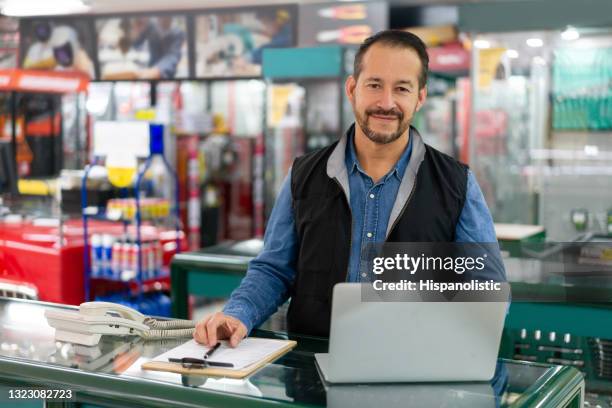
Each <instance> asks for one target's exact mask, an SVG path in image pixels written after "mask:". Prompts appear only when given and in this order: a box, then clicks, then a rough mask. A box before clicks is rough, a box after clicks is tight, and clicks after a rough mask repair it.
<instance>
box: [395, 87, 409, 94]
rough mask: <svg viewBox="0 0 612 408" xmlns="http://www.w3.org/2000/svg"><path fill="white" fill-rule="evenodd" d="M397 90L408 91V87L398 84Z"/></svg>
mask: <svg viewBox="0 0 612 408" xmlns="http://www.w3.org/2000/svg"><path fill="white" fill-rule="evenodd" d="M397 90H398V92H402V93H405V92H410V89H408V88H404V87H403V86H398V87H397Z"/></svg>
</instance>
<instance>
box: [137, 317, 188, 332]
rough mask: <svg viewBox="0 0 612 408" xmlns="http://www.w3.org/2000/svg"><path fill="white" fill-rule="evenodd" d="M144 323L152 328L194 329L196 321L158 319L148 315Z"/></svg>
mask: <svg viewBox="0 0 612 408" xmlns="http://www.w3.org/2000/svg"><path fill="white" fill-rule="evenodd" d="M143 323H144V324H146V325H147V326H149V327H150V328H151V329H159V330H173V329H193V328H194V327H195V322H194V321H193V320H157V319H154V318H152V317H147V318H146V319H144V321H143Z"/></svg>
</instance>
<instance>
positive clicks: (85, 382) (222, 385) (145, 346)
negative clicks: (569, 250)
mask: <svg viewBox="0 0 612 408" xmlns="http://www.w3.org/2000/svg"><path fill="white" fill-rule="evenodd" d="M47 308H65V309H67V308H71V307H70V306H62V305H56V304H51V303H42V302H35V301H26V300H11V299H7V298H0V394H1V395H0V401H2V402H3V403H4V402H7V401H9V400H8V390H10V389H17V388H24V387H31V388H40V389H58V388H62V389H67V390H72V392H73V393H74V395H75V396H76V400H75V401H71V402H69V404H90V405H89V406H91V404H93V405H94V406H113V407H123V406H125V407H134V406H158V407H162V406H164V407H168V406H179V407H194V406H206V407H266V406H274V407H289V406H291V407H294V406H297V407H322V406H329V407H347V406H351V407H369V406H376V405H379V406H384V407H396V406H397V407H400V406H402V407H404V406H418V407H433V406H453V407H517V406H520V407H523V406H538V407H557V406H559V407H568V406H569V407H576V408H578V407H580V406H581V404H582V400H583V398H584V381H583V377H582V374H580V372H579V371H577V370H576V369H574V368H570V367H563V366H553V365H544V364H533V363H525V362H516V361H510V360H501V359H500V360H499V362H498V364H497V370H496V374H495V377H494V378H493V379H492V381H490V382H484V383H475V382H473V383H436V384H375V385H365V384H364V385H329V384H325V383H323V382H322V380H321V378H320V376H319V373H318V371H317V367H316V363H315V359H314V353H315V352H325V351H327V340H326V339H322V338H315V337H307V336H292V335H289V336H287V335H285V334H282V333H274V332H265V331H257V330H256V331H255V332H254V333H253V335H255V336H258V337H275V338H278V337H280V338H286V337H289V338H291V339H294V340H297V342H298V346H297V347H296V348H295V349H294V350H292V351H291V352H289V353H288V354H286V355H284V356H283V357H281V358H280V359H278V360H276V361H275V362H273V363H271V364H268V365H266V366H265V367H263V368H262V369H260V370H259V371H257V372H256V373H254V374H252V375H251V376H250V377H248V378H247V379H244V380H232V379H226V378H207V377H202V376H185V375H183V376H181V375H180V374H173V373H164V372H154V371H143V370H141V369H140V365H141V364H142V363H143V362H146V361H149V360H151V359H153V358H154V357H155V356H157V355H159V354H161V353H163V352H165V351H167V350H169V349H171V348H173V347H176V346H177V345H179V344H180V343H182V342H183V341H185V340H163V341H147V342H144V341H142V340H141V339H140V338H138V337H125V338H120V337H113V336H104V337H103V338H102V341H101V342H100V344H99V345H97V346H94V347H85V346H79V345H74V344H70V343H64V342H59V341H55V339H54V329H53V328H51V327H49V326H48V325H47V322H46V319H45V317H44V311H45V309H47ZM40 402H41V404H42V401H40ZM51 405H52V404H50V405H47V406H51ZM41 406H42V405H41Z"/></svg>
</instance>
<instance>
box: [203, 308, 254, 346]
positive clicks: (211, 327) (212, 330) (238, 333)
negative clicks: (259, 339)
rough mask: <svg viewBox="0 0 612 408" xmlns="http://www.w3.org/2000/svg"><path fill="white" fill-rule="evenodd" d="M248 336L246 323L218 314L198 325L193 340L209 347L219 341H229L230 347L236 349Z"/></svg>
mask: <svg viewBox="0 0 612 408" xmlns="http://www.w3.org/2000/svg"><path fill="white" fill-rule="evenodd" d="M246 335H247V328H246V326H245V325H244V323H242V322H241V321H240V320H238V319H236V318H234V317H231V316H227V315H225V314H223V313H221V312H218V313H215V314H213V315H210V316H208V317H206V318H205V319H203V320H201V321H199V322H198V324H196V329H195V332H194V333H193V338H194V339H195V341H197V342H198V343H202V344H204V345H206V346H207V347H212V346H214V345H215V344H217V341H218V340H227V339H229V343H230V346H232V347H236V346H237V345H238V343H240V341H241V340H242V339H243V338H244V337H245V336H246Z"/></svg>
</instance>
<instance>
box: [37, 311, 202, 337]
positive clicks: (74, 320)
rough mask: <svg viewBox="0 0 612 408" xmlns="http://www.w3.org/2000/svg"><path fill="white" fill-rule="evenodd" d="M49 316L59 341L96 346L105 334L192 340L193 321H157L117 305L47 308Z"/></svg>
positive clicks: (46, 314)
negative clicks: (190, 338) (67, 308)
mask: <svg viewBox="0 0 612 408" xmlns="http://www.w3.org/2000/svg"><path fill="white" fill-rule="evenodd" d="M45 316H46V317H47V321H48V323H49V325H50V326H52V327H54V328H55V329H56V330H55V338H56V339H57V340H62V341H69V342H72V343H77V344H84V345H90V346H91V345H95V344H97V343H98V342H99V341H100V337H101V336H102V335H103V334H108V335H116V336H125V335H137V336H140V337H142V338H144V339H145V340H155V339H167V338H181V337H192V336H193V332H194V330H195V322H193V321H191V320H176V319H174V320H157V319H155V318H152V317H149V316H146V315H144V314H142V313H140V312H138V311H136V310H134V309H131V308H129V307H127V306H123V305H120V304H117V303H110V302H86V303H82V304H81V305H80V306H79V310H78V311H74V310H53V309H47V310H46V311H45Z"/></svg>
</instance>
